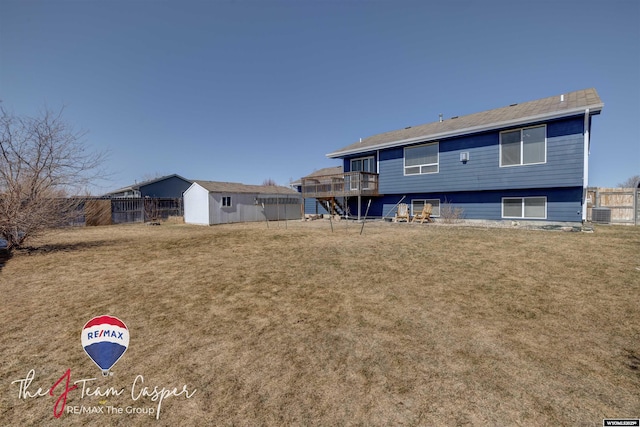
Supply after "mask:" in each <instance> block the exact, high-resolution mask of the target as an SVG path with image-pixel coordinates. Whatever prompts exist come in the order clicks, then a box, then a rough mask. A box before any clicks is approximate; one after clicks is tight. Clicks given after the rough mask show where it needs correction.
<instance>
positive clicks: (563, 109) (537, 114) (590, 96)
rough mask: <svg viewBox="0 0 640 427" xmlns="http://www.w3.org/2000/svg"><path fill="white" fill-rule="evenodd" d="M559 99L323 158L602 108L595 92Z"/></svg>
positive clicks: (370, 141) (401, 133) (416, 129)
mask: <svg viewBox="0 0 640 427" xmlns="http://www.w3.org/2000/svg"><path fill="white" fill-rule="evenodd" d="M562 97H563V98H562V100H561V95H557V96H552V97H549V98H543V99H539V100H537V101H530V102H524V103H520V104H513V105H510V106H508V107H502V108H497V109H495V110H489V111H484V112H481V113H475V114H469V115H467V116H460V117H452V118H450V119H447V120H443V121H441V122H440V121H438V122H433V123H427V124H424V125H420V126H413V127H409V128H405V129H400V130H395V131H392V132H385V133H381V134H378V135H373V136H370V137H368V138H365V139H363V140H362V141H361V142H356V143H354V144H351V145H348V146H346V147H344V148H341V149H339V150H337V151H334V152H332V153H329V154H327V157H330V158H339V157H342V156H345V155H349V154H357V153H361V152H366V151H372V150H377V149H381V148H389V147H394V146H400V145H406V144H410V143H413V142H421V141H435V140H438V139H443V138H449V137H454V136H460V135H465V134H469V133H473V132H481V131H486V130H492V129H498V128H501V127H506V126H517V125H521V124H524V123H530V122H534V121H538V120H548V119H553V118H560V117H568V116H572V115H577V114H584V111H585V110H586V109H587V108H588V109H589V112H590V114H598V113H600V110H602V107H603V106H604V104H603V103H602V101H601V100H600V97H599V96H598V93H597V92H596V90H595V89H584V90H579V91H575V92H569V93H566V94H564V95H562Z"/></svg>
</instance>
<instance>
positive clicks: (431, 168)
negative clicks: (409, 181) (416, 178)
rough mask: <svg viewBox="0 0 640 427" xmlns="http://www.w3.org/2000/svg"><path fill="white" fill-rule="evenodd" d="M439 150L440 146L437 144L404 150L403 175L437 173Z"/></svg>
mask: <svg viewBox="0 0 640 427" xmlns="http://www.w3.org/2000/svg"><path fill="white" fill-rule="evenodd" d="M439 150H440V144H439V143H437V142H434V143H431V144H424V145H418V146H415V147H407V148H405V149H404V174H405V175H420V174H425V173H437V172H438V159H439Z"/></svg>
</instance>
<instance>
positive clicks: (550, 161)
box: [344, 117, 584, 194]
mask: <svg viewBox="0 0 640 427" xmlns="http://www.w3.org/2000/svg"><path fill="white" fill-rule="evenodd" d="M531 125H532V126H533V125H536V124H531ZM546 126H547V154H546V163H543V164H535V165H523V166H508V167H500V131H492V132H484V133H480V134H474V135H469V136H465V137H458V138H451V139H444V140H440V141H439V142H440V144H439V152H440V153H439V172H437V173H432V174H424V175H408V176H405V175H404V149H403V147H397V148H391V149H386V150H381V151H380V153H379V162H378V168H379V170H378V173H379V174H380V187H379V191H380V193H381V194H400V193H403V194H408V193H424V192H435V191H437V192H458V191H487V190H500V189H504V190H506V189H525V188H531V187H532V186H535V187H537V188H546V187H574V186H582V180H583V170H582V168H583V155H584V150H583V144H584V136H583V126H584V118H583V117H574V118H569V119H564V120H557V121H552V122H548V123H546ZM509 129H519V128H517V127H516V128H506V129H503V130H509ZM416 145H419V144H416ZM463 151H467V152H469V161H468V162H466V163H463V162H461V161H460V153H461V152H463ZM354 157H360V156H354ZM351 158H353V157H349V158H346V159H345V160H344V167H345V170H347V169H348V167H349V166H350V159H351Z"/></svg>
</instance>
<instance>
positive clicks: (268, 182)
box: [262, 178, 278, 187]
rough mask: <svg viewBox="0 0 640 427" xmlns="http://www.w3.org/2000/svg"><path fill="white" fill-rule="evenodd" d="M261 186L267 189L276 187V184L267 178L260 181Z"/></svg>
mask: <svg viewBox="0 0 640 427" xmlns="http://www.w3.org/2000/svg"><path fill="white" fill-rule="evenodd" d="M262 185H263V186H265V187H269V186H272V185H278V184H276V182H275V181H274V180H273V179H271V178H267V179H265V180H264V181H262Z"/></svg>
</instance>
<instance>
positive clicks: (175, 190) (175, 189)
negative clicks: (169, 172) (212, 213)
mask: <svg viewBox="0 0 640 427" xmlns="http://www.w3.org/2000/svg"><path fill="white" fill-rule="evenodd" d="M190 186H191V182H189V181H186V180H184V179H182V178H178V177H177V176H174V177H171V178H167V179H163V180H161V181H157V182H153V183H150V184H146V185H143V186H141V187H140V196H141V197H174V198H178V197H182V194H183V193H184V192H185V191H186V190H187V188H189V187H190Z"/></svg>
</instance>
